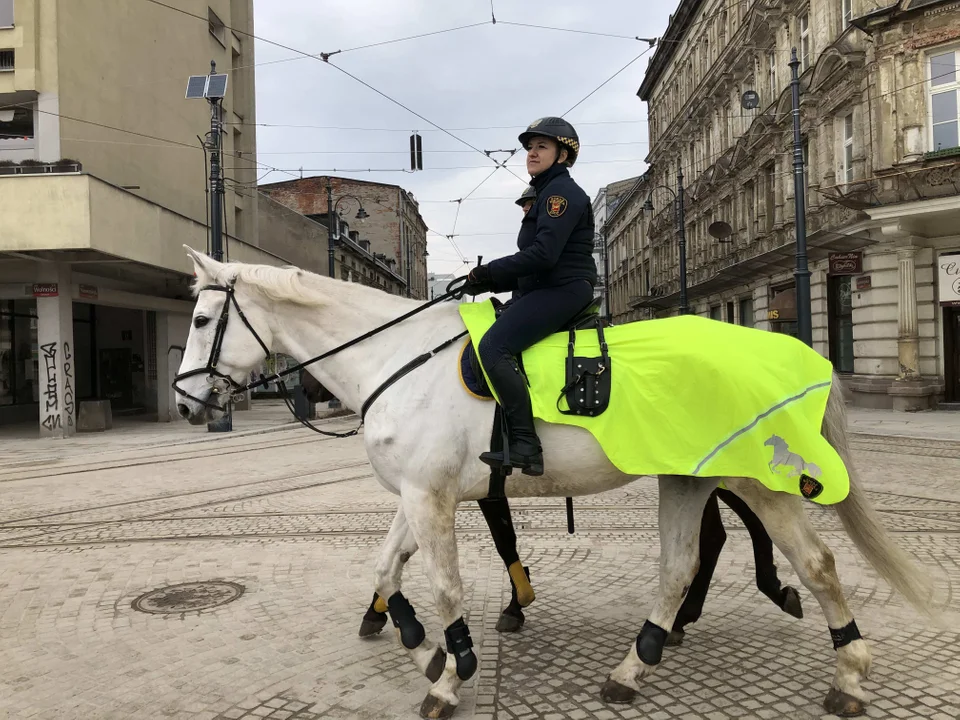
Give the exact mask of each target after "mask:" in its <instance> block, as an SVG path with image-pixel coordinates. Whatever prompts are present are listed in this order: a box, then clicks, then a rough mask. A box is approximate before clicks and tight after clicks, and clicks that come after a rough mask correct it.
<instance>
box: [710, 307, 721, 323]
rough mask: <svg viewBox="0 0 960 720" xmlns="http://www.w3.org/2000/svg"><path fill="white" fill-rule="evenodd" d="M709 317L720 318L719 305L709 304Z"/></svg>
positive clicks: (712, 318)
mask: <svg viewBox="0 0 960 720" xmlns="http://www.w3.org/2000/svg"><path fill="white" fill-rule="evenodd" d="M710 319H711V320H719V319H720V306H719V305H711V306H710Z"/></svg>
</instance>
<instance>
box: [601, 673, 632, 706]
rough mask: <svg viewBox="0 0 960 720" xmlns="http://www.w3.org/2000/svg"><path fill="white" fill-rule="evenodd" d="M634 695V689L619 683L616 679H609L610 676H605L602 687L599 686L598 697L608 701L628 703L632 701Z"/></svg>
mask: <svg viewBox="0 0 960 720" xmlns="http://www.w3.org/2000/svg"><path fill="white" fill-rule="evenodd" d="M636 696H637V691H636V690H634V689H633V688H628V687H627V686H626V685H621V684H620V683H618V682H617V681H616V680H611V679H610V678H607V681H606V682H605V683H604V684H603V687H602V688H600V698H601V699H602V700H603V701H604V702H608V703H618V704H629V703H632V702H633V699H634V698H635V697H636Z"/></svg>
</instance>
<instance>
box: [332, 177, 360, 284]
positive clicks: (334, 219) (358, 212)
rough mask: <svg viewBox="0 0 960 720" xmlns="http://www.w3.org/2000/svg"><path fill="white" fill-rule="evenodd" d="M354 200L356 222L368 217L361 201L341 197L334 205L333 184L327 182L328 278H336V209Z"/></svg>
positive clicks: (353, 197) (344, 196)
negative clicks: (343, 203) (348, 200)
mask: <svg viewBox="0 0 960 720" xmlns="http://www.w3.org/2000/svg"><path fill="white" fill-rule="evenodd" d="M347 199H350V200H356V201H357V205H359V206H360V209H359V210H357V215H356V218H357V220H364V219H365V218H368V217H370V215H369V214H368V213H367V211H366V210H364V208H363V201H361V200H360V198H358V197H355V196H353V195H342V196H341V197H339V198H338V199H337V202H336V204H334V202H333V183H331V182H330V181H329V180H328V181H327V264H328V265H329V266H330V267H329V270H330V277H336V275H335V274H334V256H335V253H334V248H335V239H336V232H335V231H334V225H335V224H338V223H337V217H338V216H337V208H339V207H340V203H341V202H343V201H344V200H347Z"/></svg>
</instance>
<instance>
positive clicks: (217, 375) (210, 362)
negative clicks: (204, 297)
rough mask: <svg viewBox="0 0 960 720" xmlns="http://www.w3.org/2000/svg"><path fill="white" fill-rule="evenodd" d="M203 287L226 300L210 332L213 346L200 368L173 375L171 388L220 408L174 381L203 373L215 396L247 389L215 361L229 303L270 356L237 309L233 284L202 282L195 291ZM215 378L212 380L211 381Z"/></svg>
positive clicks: (225, 327)
mask: <svg viewBox="0 0 960 720" xmlns="http://www.w3.org/2000/svg"><path fill="white" fill-rule="evenodd" d="M204 290H215V291H217V292H222V293H226V295H227V297H226V300H224V302H223V309H222V310H220V317H219V318H217V327H216V330H215V331H214V335H213V345H211V346H210V356H209V357H208V358H207V364H206V365H204V366H203V367H199V368H194V369H193V370H187V371H186V372H184V373H180V374H179V375H177V376H176V377H174V378H173V389H174V390H176V391H177V393H178V394H179V395H182V396H183V397H185V398H188V399H190V400H193V401H194V402H196V403H200V404H201V405H203V406H204V407H205V408H208V409H211V410H222V409H223V407H221V406H220V405H217V404H215V403H211V402H206V401H204V400H201V399H200V398H198V397H194V396H193V395H191V394H190V393H188V392H187V391H186V390H184V389H183V388H181V387H180V386H179V385H178V383H179V382H180V381H181V380H186V379H187V378H190V377H194V376H195V375H203V374H204V373H206V374H207V376H208V377H207V379H208V380H211V382H210V385H211V386H212V388H211V389H212V393H213V394H215V395H221V394H224V392H229V393H230V394H231V395H233V396H237V395H240V394H242V393H244V392H246V391H247V390H249V389H250V384H249V383H247V384H246V385H240V384H238V383H237V381H236V380H234V379H233V378H232V377H230V376H229V375H226V374H224V373H222V372H220V371H219V370H218V369H217V363H219V362H220V351H221V350H222V349H223V338H224V335H225V334H226V332H227V321H228V320H229V319H230V305H233V306H234V307H235V308H236V309H237V315H239V316H240V319H241V320H242V321H243V324H244V325H246V326H247V330H249V331H250V333H251V334H252V335H253V337H255V338H256V339H257V342H258V343H260V347H261V348H263V353H264V356H265V357H270V350H269V349H268V348H267V344H266V343H265V342H263V339H262V338H261V337H260V335H259V334H258V333H257V331H256V330H254V328H253V325H251V324H250V321H249V320H247V316H246V315H244V314H243V310H241V309H240V303H238V302H237V295H236V291H235V290H234V287H233V285H204V286H203V287H202V288H200V290H199V292H198V294H199V293H201V292H203V291H204ZM214 379H215V380H214ZM217 380H219V381H225V382H226V385H222V384H220V383H219V382H217Z"/></svg>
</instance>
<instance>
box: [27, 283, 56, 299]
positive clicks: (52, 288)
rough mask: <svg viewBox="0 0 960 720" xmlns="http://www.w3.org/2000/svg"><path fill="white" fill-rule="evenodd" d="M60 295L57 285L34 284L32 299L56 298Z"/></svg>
mask: <svg viewBox="0 0 960 720" xmlns="http://www.w3.org/2000/svg"><path fill="white" fill-rule="evenodd" d="M59 294H60V291H59V288H58V287H57V283H34V284H33V296H34V297H57V296H58V295H59Z"/></svg>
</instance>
